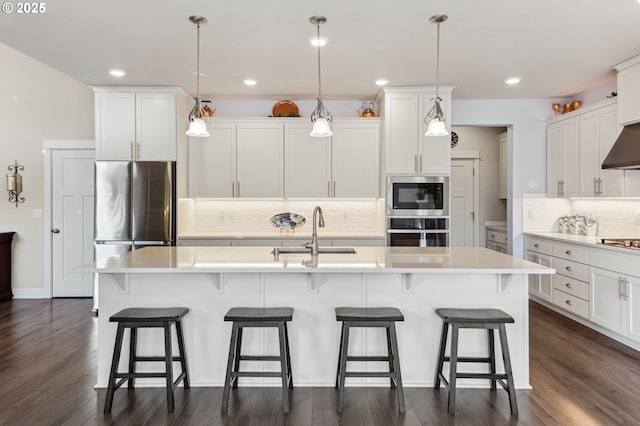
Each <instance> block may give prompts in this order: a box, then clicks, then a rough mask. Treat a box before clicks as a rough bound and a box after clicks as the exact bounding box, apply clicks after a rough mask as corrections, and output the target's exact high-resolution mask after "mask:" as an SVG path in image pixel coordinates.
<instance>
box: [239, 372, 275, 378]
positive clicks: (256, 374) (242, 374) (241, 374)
mask: <svg viewBox="0 0 640 426" xmlns="http://www.w3.org/2000/svg"><path fill="white" fill-rule="evenodd" d="M231 377H232V378H233V377H278V378H281V377H282V372H280V371H234V372H233V373H231Z"/></svg>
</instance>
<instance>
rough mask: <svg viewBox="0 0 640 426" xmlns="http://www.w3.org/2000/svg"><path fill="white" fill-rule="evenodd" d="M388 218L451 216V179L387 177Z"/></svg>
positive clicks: (440, 177)
mask: <svg viewBox="0 0 640 426" xmlns="http://www.w3.org/2000/svg"><path fill="white" fill-rule="evenodd" d="M387 216H449V177H447V176H387Z"/></svg>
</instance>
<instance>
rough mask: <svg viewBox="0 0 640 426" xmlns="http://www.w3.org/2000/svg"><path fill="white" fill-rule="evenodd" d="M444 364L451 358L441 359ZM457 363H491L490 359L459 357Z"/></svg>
mask: <svg viewBox="0 0 640 426" xmlns="http://www.w3.org/2000/svg"><path fill="white" fill-rule="evenodd" d="M443 361H444V362H451V357H448V356H445V357H444V358H443ZM458 362H477V363H487V364H489V363H491V358H488V357H470V356H459V357H458Z"/></svg>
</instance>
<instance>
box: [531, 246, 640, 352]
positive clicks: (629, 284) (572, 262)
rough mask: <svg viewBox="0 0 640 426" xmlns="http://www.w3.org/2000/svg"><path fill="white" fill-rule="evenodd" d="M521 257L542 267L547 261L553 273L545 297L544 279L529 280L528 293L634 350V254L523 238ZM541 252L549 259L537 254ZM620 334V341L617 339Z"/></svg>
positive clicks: (639, 262)
mask: <svg viewBox="0 0 640 426" xmlns="http://www.w3.org/2000/svg"><path fill="white" fill-rule="evenodd" d="M525 249H526V251H525V254H526V259H527V260H529V261H531V262H536V263H541V264H543V265H544V264H545V263H543V262H542V261H541V259H543V258H545V257H546V258H548V259H550V265H547V266H551V267H553V268H554V269H555V270H556V274H555V275H553V276H552V278H551V288H550V292H551V293H550V294H551V296H550V298H549V297H548V296H547V297H546V296H545V295H544V294H542V293H545V292H546V289H547V288H549V287H544V288H545V290H542V288H543V287H542V284H541V280H544V279H545V278H546V277H548V276H544V275H543V276H536V275H530V276H529V294H530V295H532V296H534V297H535V298H536V299H542V301H549V302H551V304H552V306H555V307H559V308H562V310H561V311H559V312H562V311H565V312H570V313H571V314H573V315H575V316H579V317H582V318H584V319H586V320H588V321H587V322H586V324H587V325H589V324H594V325H597V326H598V327H594V328H596V329H598V330H602V329H606V330H608V331H611V332H612V334H611V336H612V337H614V338H617V339H618V340H619V341H621V342H623V343H626V344H628V345H630V346H633V347H635V348H636V349H640V256H638V255H637V254H632V253H625V252H622V251H620V250H612V249H604V248H600V247H594V248H590V247H589V246H585V245H581V244H574V243H571V242H565V241H558V240H554V239H545V238H538V237H532V236H526V237H525ZM538 251H544V252H546V253H549V254H552V255H553V256H549V255H544V254H542V253H538ZM617 336H620V337H617Z"/></svg>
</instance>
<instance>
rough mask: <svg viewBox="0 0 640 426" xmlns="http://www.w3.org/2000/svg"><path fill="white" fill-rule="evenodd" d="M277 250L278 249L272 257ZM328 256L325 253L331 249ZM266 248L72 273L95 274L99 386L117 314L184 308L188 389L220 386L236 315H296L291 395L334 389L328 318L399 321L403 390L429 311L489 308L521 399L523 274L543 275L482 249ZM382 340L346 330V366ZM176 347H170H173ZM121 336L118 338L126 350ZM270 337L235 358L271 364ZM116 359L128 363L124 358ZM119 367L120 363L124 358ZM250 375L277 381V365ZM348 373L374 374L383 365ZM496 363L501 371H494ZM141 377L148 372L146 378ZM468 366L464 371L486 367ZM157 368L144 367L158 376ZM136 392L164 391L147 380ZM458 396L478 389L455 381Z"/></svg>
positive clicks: (430, 321) (479, 337)
mask: <svg viewBox="0 0 640 426" xmlns="http://www.w3.org/2000/svg"><path fill="white" fill-rule="evenodd" d="M281 249H283V248H281ZM332 249H335V247H333V248H332ZM272 250H273V249H272V248H270V247H146V248H143V249H139V250H136V251H133V252H129V253H125V254H121V255H118V256H114V257H110V258H107V259H104V260H101V261H98V262H97V263H96V264H91V265H85V266H82V267H80V268H78V271H82V272H94V273H97V274H98V280H99V284H98V289H99V295H98V296H99V297H98V299H99V305H98V306H99V315H98V322H99V328H98V378H97V384H96V386H97V387H106V383H107V378H108V372H109V364H110V362H111V356H112V351H113V345H114V341H115V332H116V325H115V324H114V323H109V316H111V315H112V314H114V313H115V312H117V311H119V310H120V309H124V308H127V307H163V306H183V307H187V308H189V309H190V312H189V314H188V315H187V316H186V317H185V318H184V320H183V321H184V329H185V340H186V351H187V357H188V361H189V368H190V375H191V382H192V385H193V386H222V385H223V383H224V373H225V368H226V362H227V354H228V347H229V338H230V333H231V323H228V322H224V321H223V318H224V315H225V313H226V312H227V310H228V309H229V308H231V307H234V306H244V307H277V306H290V307H293V308H294V309H295V313H294V317H293V321H292V322H291V323H290V325H289V336H290V337H289V338H290V343H291V361H292V366H293V375H294V383H295V385H296V386H333V385H334V381H335V374H336V364H337V357H338V347H339V338H340V324H339V323H338V322H336V320H335V314H334V308H335V307H338V306H356V307H375V306H394V307H397V308H399V309H400V310H401V311H402V312H403V313H404V316H405V321H404V322H402V323H399V324H398V343H399V350H400V364H401V368H402V375H403V382H404V384H405V386H430V385H432V383H433V377H434V371H435V367H436V356H437V350H438V344H439V335H440V329H441V325H442V324H441V321H440V319H439V318H438V317H437V315H436V314H435V312H434V310H435V309H436V308H439V307H458V308H488V307H492V308H499V309H502V310H504V311H505V312H507V313H509V314H510V315H512V316H513V317H514V318H515V324H511V325H508V326H507V333H508V338H509V349H510V351H511V361H512V364H513V372H514V378H515V383H516V387H518V388H529V387H530V386H529V318H528V284H527V283H528V280H527V275H528V274H553V273H554V270H553V269H550V268H546V267H544V266H541V265H538V264H535V263H532V262H528V261H525V260H522V259H518V258H514V257H511V256H508V255H505V254H501V253H496V252H493V251H490V250H487V249H484V248H463V247H459V248H458V247H447V248H438V247H431V248H418V247H356V248H355V251H356V253H352V254H347V253H322V252H321V253H320V254H319V255H317V256H311V255H310V254H308V253H289V254H287V253H283V252H282V250H281V252H280V254H279V255H277V256H276V255H274V254H273V253H272ZM383 333H384V332H383V330H378V329H368V330H364V329H354V330H353V331H352V334H351V344H350V349H351V348H353V352H351V354H353V355H365V354H366V355H381V354H385V353H386V340H385V338H384V334H383ZM127 335H128V333H127ZM174 338H175V336H174ZM127 339H128V336H125V345H126V344H127V342H126V340H127ZM162 342H163V338H162V332H161V330H141V331H140V333H139V335H138V344H139V348H140V353H141V354H145V355H149V354H157V353H161V351H162V347H163V346H162ZM486 350H487V349H486V333H484V332H481V331H478V330H462V331H461V344H460V354H461V355H468V356H480V355H486ZM277 351H278V346H277V336H276V330H273V329H255V330H246V331H245V334H244V344H243V352H245V353H252V354H270V355H272V354H277V353H278V352H277ZM123 352H126V351H123ZM122 355H123V356H122V358H121V366H124V365H126V363H127V354H126V353H123V354H122ZM255 364H256V363H253V365H252V370H254V371H255V369H256V368H261V369H264V370H265V371H268V370H277V369H278V368H279V366H278V365H274V364H276V363H269V362H261V363H258V366H257V367H256V366H255ZM358 364H360V363H358V362H354V363H350V364H349V368H350V369H353V370H361V371H363V370H365V369H366V370H367V371H377V370H383V369H384V368H385V365H384V363H368V364H366V365H358ZM500 364H501V360H500V361H499V367H500V368H501V365H500ZM145 367H146V368H145ZM474 367H476V365H474V364H470V365H468V368H469V369H470V370H469V371H483V370H481V369H482V368H485V369H486V366H477V368H478V369H477V370H474ZM161 368H163V367H162V366H159V365H148V366H145V365H142V366H140V367H139V370H140V371H156V370H160V369H161ZM149 380H150V381H147V382H145V381H144V380H139V382H140V384H141V385H144V384H145V383H146V384H147V385H150V386H155V385H157V386H163V385H164V384H163V382H162V381H159V380H156V381H155V382H154V381H153V379H149ZM347 382H348V384H351V385H356V386H358V385H367V386H376V385H388V380H385V379H379V378H367V379H361V378H350V379H349V380H348V381H347ZM240 385H251V386H271V385H273V386H279V382H278V380H277V379H271V378H246V379H244V380H241V381H240ZM459 386H462V387H464V386H488V382H487V381H486V380H485V381H474V380H471V379H470V380H461V381H460V383H459Z"/></svg>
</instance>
